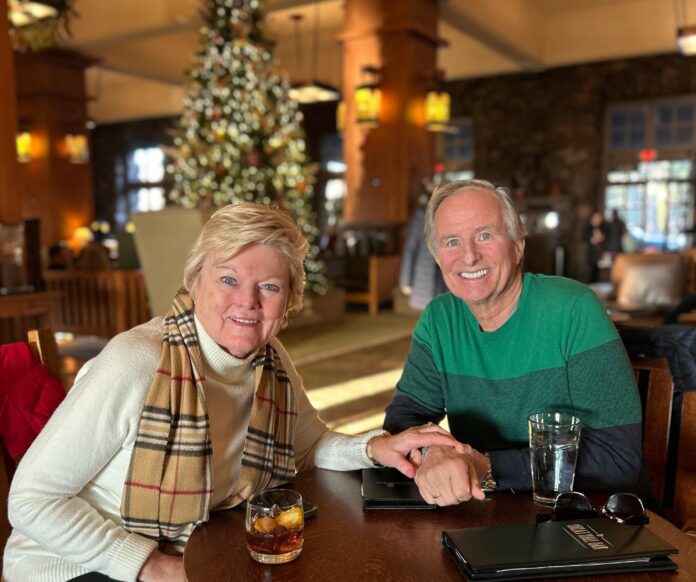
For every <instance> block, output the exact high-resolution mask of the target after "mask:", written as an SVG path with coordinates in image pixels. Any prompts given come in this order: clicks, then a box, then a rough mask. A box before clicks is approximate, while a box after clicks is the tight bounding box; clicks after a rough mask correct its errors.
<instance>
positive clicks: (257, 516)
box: [246, 489, 304, 564]
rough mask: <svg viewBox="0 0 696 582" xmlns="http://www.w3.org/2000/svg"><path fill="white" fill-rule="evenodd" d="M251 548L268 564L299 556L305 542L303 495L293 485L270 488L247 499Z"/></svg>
mask: <svg viewBox="0 0 696 582" xmlns="http://www.w3.org/2000/svg"><path fill="white" fill-rule="evenodd" d="M246 537H247V548H249V553H250V554H251V557H252V558H254V560H256V561H257V562H262V563H264V564H283V563H285V562H289V561H291V560H294V559H295V558H297V556H299V555H300V552H302V544H303V543H304V514H303V508H302V496H301V495H300V494H299V493H297V492H295V491H291V490H289V489H269V490H267V491H262V492H261V493H256V494H255V495H252V496H251V497H250V498H249V499H248V500H247V513H246Z"/></svg>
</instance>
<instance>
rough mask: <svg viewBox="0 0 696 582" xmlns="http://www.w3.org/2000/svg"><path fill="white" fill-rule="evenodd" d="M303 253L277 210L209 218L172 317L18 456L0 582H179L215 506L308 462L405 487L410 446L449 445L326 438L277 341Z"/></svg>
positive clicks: (104, 368)
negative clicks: (192, 538)
mask: <svg viewBox="0 0 696 582" xmlns="http://www.w3.org/2000/svg"><path fill="white" fill-rule="evenodd" d="M306 254H307V241H306V240H305V238H304V237H303V236H302V234H301V231H300V229H299V228H298V227H297V225H296V224H295V223H294V222H293V221H292V219H291V218H290V217H289V216H288V215H287V214H286V213H284V212H282V211H280V210H277V209H272V208H269V207H265V206H261V205H257V204H238V205H231V206H227V207H224V208H222V209H221V210H219V211H218V212H216V213H215V214H214V215H213V216H212V217H211V219H210V220H209V221H208V223H207V224H206V225H205V226H204V228H203V231H202V233H201V235H200V236H199V238H198V239H197V241H196V243H195V244H194V246H193V248H192V250H191V253H190V255H189V257H188V260H187V263H186V267H185V271H184V288H183V289H181V290H180V291H179V293H178V294H177V296H176V297H175V299H174V302H173V305H172V309H171V310H170V312H169V313H168V314H167V315H166V316H165V317H164V318H162V317H156V318H154V319H153V320H151V321H150V322H148V323H146V324H143V325H140V326H138V327H136V328H134V329H132V330H130V331H127V332H125V333H122V334H120V335H118V336H116V337H115V338H114V339H113V340H112V341H111V342H109V344H108V345H107V346H106V347H105V349H104V350H103V351H102V353H100V355H99V356H97V357H96V358H94V359H93V360H91V361H90V362H88V363H87V364H86V365H85V366H84V367H83V369H82V370H81V371H80V373H79V374H78V377H77V380H76V382H75V385H74V387H73V388H72V390H71V391H70V392H69V394H68V396H67V398H66V399H65V401H64V402H63V404H62V405H61V406H60V407H59V408H58V409H57V410H56V412H55V414H54V415H53V416H52V418H51V420H50V421H49V422H48V424H47V425H46V427H45V428H44V430H43V431H42V432H41V433H40V434H39V436H38V438H37V439H36V441H35V442H34V444H33V445H32V447H31V448H30V449H29V451H28V452H27V454H26V455H25V456H24V459H23V460H22V462H21V463H20V465H19V468H18V470H17V473H16V475H15V477H14V480H13V482H12V489H11V491H10V499H9V517H10V521H11V523H12V525H13V527H14V530H13V532H12V535H11V537H10V539H9V541H8V544H7V547H6V551H5V557H4V572H3V575H4V578H3V580H5V581H6V582H26V581H28V580H31V581H32V582H43V581H55V580H75V579H77V580H81V581H87V580H89V581H92V580H108V579H109V578H111V579H114V580H127V581H134V580H136V579H137V580H141V581H143V582H151V581H159V580H166V581H167V582H172V581H175V582H178V581H183V580H184V572H183V562H182V559H181V558H180V557H179V556H177V555H168V554H180V553H181V552H182V550H183V548H184V546H185V544H186V541H187V540H188V537H189V535H190V534H191V531H192V530H193V527H194V526H195V524H197V523H200V522H205V521H207V520H208V516H209V512H210V510H214V509H223V508H229V507H233V506H236V505H237V504H239V503H241V502H242V501H244V500H245V499H246V498H248V497H249V496H250V495H251V494H253V493H254V492H256V491H260V490H262V489H265V488H268V487H274V486H278V485H280V484H282V483H285V482H287V481H289V480H290V479H292V477H293V476H294V474H295V471H296V470H297V469H300V470H302V469H306V468H310V467H312V466H317V467H322V468H328V469H335V470H349V469H358V468H361V467H373V466H375V463H381V464H383V465H386V466H393V467H397V468H398V469H400V470H401V471H403V472H404V473H406V474H408V475H410V476H412V475H413V473H414V471H415V467H414V466H413V465H412V464H411V463H410V462H409V461H408V460H407V455H408V454H409V453H410V452H411V451H412V450H413V449H414V448H417V447H419V446H426V445H432V444H443V445H444V444H448V443H449V444H453V445H454V444H455V441H454V439H452V437H451V436H450V435H449V434H447V433H446V432H445V431H443V430H442V429H440V428H439V427H436V426H426V427H422V428H417V429H413V430H410V431H407V432H405V433H402V434H400V435H396V436H389V435H385V434H384V431H381V430H378V431H372V432H370V433H367V434H365V435H360V436H347V435H341V434H338V433H334V432H331V431H329V430H328V429H327V427H326V425H325V424H324V423H323V421H322V420H321V419H320V418H319V416H318V414H317V411H316V410H315V409H314V408H313V407H312V405H311V404H310V402H309V400H308V398H307V395H306V393H305V391H304V389H303V386H302V380H301V378H300V377H299V376H298V374H297V371H296V370H295V368H294V366H293V364H292V361H291V360H290V358H289V356H288V354H287V352H286V351H285V349H284V348H283V346H282V344H281V343H280V341H279V340H278V339H277V338H276V334H277V333H278V331H279V330H280V329H281V327H282V326H283V325H284V324H285V323H286V322H287V318H288V316H289V315H291V314H293V313H295V312H297V311H298V310H299V309H300V307H301V304H302V293H303V289H304V271H303V261H304V259H305V257H306ZM368 450H371V454H372V457H371V458H370V457H369V456H368ZM462 450H463V449H462ZM165 552H167V553H165ZM107 576H108V577H109V578H107Z"/></svg>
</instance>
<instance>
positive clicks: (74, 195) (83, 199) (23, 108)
mask: <svg viewBox="0 0 696 582" xmlns="http://www.w3.org/2000/svg"><path fill="white" fill-rule="evenodd" d="M93 62H94V61H92V60H90V59H86V58H85V57H82V56H80V55H78V54H76V53H72V52H70V51H66V50H61V49H51V50H45V51H40V52H37V53H27V54H17V55H16V57H15V65H16V67H15V70H16V76H17V97H18V99H17V100H18V119H19V125H20V127H21V128H22V129H27V130H29V131H30V132H31V134H32V160H31V161H30V162H28V163H23V164H19V173H18V184H19V188H20V191H21V192H22V218H23V219H25V220H29V219H34V218H39V219H40V220H41V244H42V246H49V245H51V244H54V243H56V242H58V241H59V240H66V239H69V238H70V237H71V236H72V234H73V232H74V231H75V229H76V228H77V227H79V226H89V224H90V223H91V221H92V219H93V216H94V193H93V185H92V171H91V166H90V164H89V163H81V164H75V163H70V161H68V156H67V148H66V143H65V136H66V135H67V134H69V133H81V134H85V135H86V134H87V130H86V128H85V123H86V121H87V95H86V91H85V81H84V71H85V69H86V68H87V67H88V66H90V65H91V64H93Z"/></svg>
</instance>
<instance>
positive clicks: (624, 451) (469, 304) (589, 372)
mask: <svg viewBox="0 0 696 582" xmlns="http://www.w3.org/2000/svg"><path fill="white" fill-rule="evenodd" d="M524 235H525V231H524V226H523V224H522V222H521V220H520V217H519V215H518V213H517V211H516V210H515V208H514V206H513V204H512V201H511V200H510V198H509V196H508V195H507V193H506V192H505V191H504V190H502V189H500V188H495V187H494V186H493V185H492V184H490V183H489V182H485V181H482V180H468V181H461V182H454V183H451V184H447V185H444V186H442V187H440V188H438V189H437V190H436V191H435V192H434V194H433V196H432V198H431V199H430V202H429V203H428V209H427V212H426V238H427V240H428V245H429V248H430V250H431V252H432V253H433V255H434V256H435V258H436V260H437V262H438V264H439V265H440V268H441V269H442V272H443V275H444V278H445V282H446V283H447V286H448V288H449V290H450V293H446V294H444V295H441V296H440V297H437V298H435V299H433V301H431V302H430V304H429V305H428V307H427V308H426V309H425V311H424V313H423V315H422V316H421V318H420V320H419V322H418V324H417V326H416V329H415V331H414V334H413V343H412V346H411V350H410V352H409V355H408V359H407V362H406V366H405V368H404V371H403V374H402V376H401V379H400V380H399V382H398V384H397V388H396V393H395V396H394V399H393V401H392V403H391V404H390V405H389V407H388V408H387V415H386V419H385V423H384V427H385V428H386V429H387V430H389V431H391V432H398V431H399V430H403V429H406V428H408V427H410V426H414V425H418V424H422V423H424V422H428V421H431V422H440V421H441V420H442V419H443V418H444V417H445V415H446V416H447V419H448V421H449V426H450V429H451V431H452V434H453V435H454V436H455V437H456V438H457V439H458V440H460V441H461V442H462V443H466V445H468V446H469V448H468V449H467V450H466V451H463V452H462V451H460V450H457V451H454V450H450V449H446V448H441V447H430V448H429V449H428V450H427V452H426V453H425V454H424V455H421V454H420V453H417V452H416V453H414V457H415V458H414V461H415V462H417V463H421V464H420V467H419V469H418V471H417V473H416V477H415V479H416V483H417V484H418V487H419V489H420V492H421V494H422V495H423V497H424V498H425V499H426V501H429V502H433V503H437V504H439V505H451V504H455V503H459V502H460V501H464V500H467V499H470V498H471V497H472V496H474V497H478V496H479V493H478V491H477V490H474V489H472V488H471V487H470V486H469V484H470V483H471V482H476V481H477V480H485V481H486V482H487V483H488V484H489V485H490V486H491V487H492V486H494V483H493V482H496V483H497V487H499V488H503V489H509V488H513V489H520V490H529V489H531V471H530V464H529V448H528V444H527V443H528V437H527V417H528V416H529V415H530V414H532V413H535V412H566V413H570V414H573V415H575V416H578V417H579V418H580V419H581V420H582V422H583V429H582V437H581V443H580V448H579V458H578V463H577V471H576V480H575V486H576V487H578V488H579V489H583V488H588V487H591V488H611V489H619V490H621V489H625V488H630V487H632V486H633V485H634V484H635V482H636V481H637V479H638V474H639V471H640V458H641V409H640V399H639V396H638V391H637V389H636V386H635V382H634V378H633V373H632V370H631V367H630V364H629V361H628V358H627V356H626V353H625V351H624V348H623V345H622V343H621V340H620V338H619V336H618V334H617V332H616V329H615V327H614V325H613V324H612V323H611V321H610V320H609V319H608V317H607V315H606V312H605V310H604V308H603V306H602V305H601V303H600V302H599V300H598V299H597V297H596V296H595V294H594V293H593V292H592V291H591V290H590V289H589V288H587V287H586V286H584V285H582V284H580V283H577V282H575V281H571V280H569V279H565V278H562V277H549V276H543V275H533V274H531V273H526V274H524V275H523V274H522V267H521V263H522V257H523V254H524ZM484 452H485V453H487V454H484ZM472 475H475V478H472Z"/></svg>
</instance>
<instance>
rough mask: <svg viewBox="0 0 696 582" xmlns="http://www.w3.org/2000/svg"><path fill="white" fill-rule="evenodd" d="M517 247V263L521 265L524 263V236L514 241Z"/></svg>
mask: <svg viewBox="0 0 696 582" xmlns="http://www.w3.org/2000/svg"><path fill="white" fill-rule="evenodd" d="M514 244H515V248H516V250H517V264H518V265H521V264H522V259H524V244H525V239H524V238H522V239H521V240H518V241H514Z"/></svg>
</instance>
